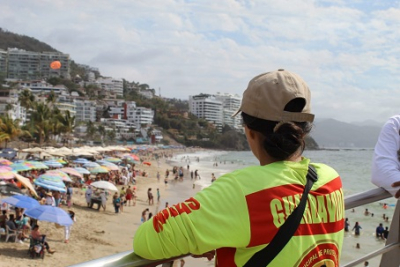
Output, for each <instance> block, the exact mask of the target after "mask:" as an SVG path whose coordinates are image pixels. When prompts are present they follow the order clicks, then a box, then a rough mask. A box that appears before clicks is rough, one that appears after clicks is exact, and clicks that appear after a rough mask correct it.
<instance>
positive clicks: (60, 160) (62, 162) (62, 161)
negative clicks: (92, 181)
mask: <svg viewBox="0 0 400 267" xmlns="http://www.w3.org/2000/svg"><path fill="white" fill-rule="evenodd" d="M56 161H57V162H59V163H61V164H63V165H65V164H67V162H66V161H65V160H63V159H57V160H56Z"/></svg>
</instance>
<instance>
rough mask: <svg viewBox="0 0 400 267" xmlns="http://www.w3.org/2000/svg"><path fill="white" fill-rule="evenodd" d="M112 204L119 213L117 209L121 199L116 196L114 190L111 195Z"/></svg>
mask: <svg viewBox="0 0 400 267" xmlns="http://www.w3.org/2000/svg"><path fill="white" fill-rule="evenodd" d="M113 205H114V209H115V213H119V209H120V206H121V199H120V197H119V196H118V193H117V192H115V194H114V196H113Z"/></svg>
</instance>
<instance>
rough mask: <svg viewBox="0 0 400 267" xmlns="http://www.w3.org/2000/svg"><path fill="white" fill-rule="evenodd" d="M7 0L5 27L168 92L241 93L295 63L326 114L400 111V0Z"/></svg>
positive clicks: (342, 116)
mask: <svg viewBox="0 0 400 267" xmlns="http://www.w3.org/2000/svg"><path fill="white" fill-rule="evenodd" d="M2 2H3V3H2V7H1V10H0V27H2V28H5V29H8V30H10V31H12V32H16V33H19V34H25V35H28V36H32V37H35V38H36V39H39V40H41V41H44V42H46V43H48V44H50V45H51V46H53V47H54V48H56V49H58V50H60V51H63V52H65V53H69V54H70V56H71V58H72V59H73V60H75V61H76V62H78V63H82V64H90V65H93V66H94V67H98V68H100V70H101V72H102V74H103V75H107V76H113V77H116V78H125V79H127V80H131V81H136V82H141V83H147V84H149V85H150V86H151V87H153V88H155V89H158V88H161V93H162V94H163V95H165V96H168V97H178V98H184V99H187V97H188V96H189V95H193V94H197V93H200V92H203V93H215V92H232V93H238V94H242V92H243V90H244V89H245V87H246V86H247V83H248V81H249V80H250V79H251V78H252V77H253V76H255V75H257V74H259V73H261V72H266V71H270V70H274V69H277V68H286V69H289V70H292V71H295V72H297V73H299V74H300V75H301V76H303V77H304V79H305V80H306V81H307V82H308V83H309V85H310V88H311V90H312V94H313V109H314V112H315V113H316V114H317V116H318V117H332V118H335V119H339V120H343V121H355V120H366V119H370V118H371V119H376V120H380V121H383V120H385V119H386V118H387V117H389V116H390V115H393V114H394V113H396V112H398V101H396V100H397V99H396V97H394V96H396V95H399V93H400V92H399V89H398V88H399V86H398V85H399V84H400V75H398V71H399V55H400V53H399V52H400V51H399V50H400V48H399V47H398V43H400V42H399V41H400V32H399V31H398V28H399V24H400V7H399V5H398V4H397V3H392V2H391V1H389V0H386V1H380V2H379V3H375V4H371V3H370V1H342V0H338V1H336V0H326V1H317V0H291V1H288V0H286V1H274V0H268V1H265V0H239V1H234V0H221V1H214V0H204V1H184V0H154V1H152V2H151V3H149V2H148V1H131V0H115V1H106V0H85V1H80V0H71V1H62V0H42V1H29V0H19V1H13V0H5V1H2Z"/></svg>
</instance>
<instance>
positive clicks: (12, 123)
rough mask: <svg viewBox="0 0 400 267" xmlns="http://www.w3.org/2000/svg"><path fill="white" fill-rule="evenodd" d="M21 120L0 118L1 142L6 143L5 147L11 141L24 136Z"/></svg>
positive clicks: (8, 117) (7, 117) (6, 117)
mask: <svg viewBox="0 0 400 267" xmlns="http://www.w3.org/2000/svg"><path fill="white" fill-rule="evenodd" d="M19 122H20V121H19V120H18V119H16V120H13V119H12V118H11V117H10V116H8V115H6V116H1V117H0V142H5V147H7V143H8V142H9V141H12V140H14V139H15V138H17V137H19V136H20V135H21V134H22V130H21V128H20V126H19Z"/></svg>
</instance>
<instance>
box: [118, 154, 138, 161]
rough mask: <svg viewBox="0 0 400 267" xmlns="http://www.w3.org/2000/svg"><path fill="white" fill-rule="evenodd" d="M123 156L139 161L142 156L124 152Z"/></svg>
mask: <svg viewBox="0 0 400 267" xmlns="http://www.w3.org/2000/svg"><path fill="white" fill-rule="evenodd" d="M122 157H123V158H131V159H133V160H136V161H139V160H140V158H139V157H138V156H137V155H135V154H124V155H122Z"/></svg>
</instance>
